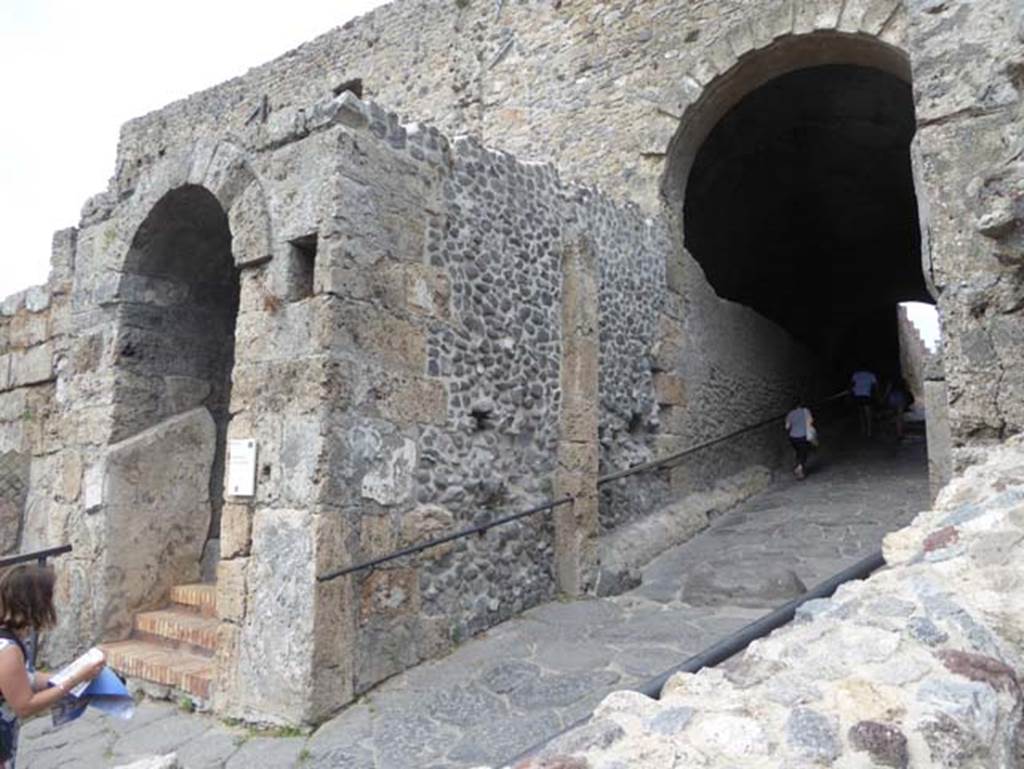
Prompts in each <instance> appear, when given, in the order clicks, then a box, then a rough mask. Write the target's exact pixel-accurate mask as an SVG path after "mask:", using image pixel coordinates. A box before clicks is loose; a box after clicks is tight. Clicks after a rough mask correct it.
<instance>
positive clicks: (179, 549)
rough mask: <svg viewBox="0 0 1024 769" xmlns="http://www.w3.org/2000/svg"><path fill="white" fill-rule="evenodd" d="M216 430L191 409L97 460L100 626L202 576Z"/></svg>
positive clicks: (124, 625)
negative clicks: (100, 526) (100, 462)
mask: <svg viewBox="0 0 1024 769" xmlns="http://www.w3.org/2000/svg"><path fill="white" fill-rule="evenodd" d="M215 442H216V430H215V427H214V424H213V419H212V418H211V417H210V414H209V412H208V411H207V410H206V409H204V408H199V409H194V410H193V411H189V412H187V413H185V414H182V415H180V416H177V417H172V418H171V419H168V420H167V421H165V422H163V423H161V424H159V425H157V426H155V427H153V428H150V429H149V430H146V431H145V432H143V433H140V434H139V435H137V436H135V437H134V438H129V439H128V440H126V441H123V442H121V443H118V444H115V445H114V446H111V447H110V449H109V451H108V452H107V456H106V460H105V462H104V463H103V465H102V497H101V500H102V501H101V511H100V513H99V515H101V516H102V518H101V520H102V523H103V527H104V529H105V532H106V538H105V542H104V543H105V545H106V548H107V550H106V551H105V552H102V553H101V554H100V555H101V557H102V561H101V563H102V564H103V570H104V571H103V575H104V578H103V580H102V582H101V583H100V585H98V586H97V587H98V588H99V590H98V592H97V593H96V594H94V595H93V598H92V600H96V601H97V602H98V604H99V607H100V608H99V614H100V616H103V617H105V618H106V619H105V626H104V627H103V628H102V632H106V633H112V634H118V633H124V632H126V631H127V630H128V628H129V627H130V624H131V613H132V612H133V611H134V610H137V609H140V608H143V607H149V606H153V605H154V604H156V603H158V602H160V601H161V600H163V599H165V597H166V595H167V591H168V589H169V588H170V586H171V585H175V584H181V583H186V582H191V581H194V580H196V579H197V578H198V577H199V562H200V558H201V557H202V553H203V544H204V543H205V541H206V534H207V531H208V530H209V526H210V480H209V479H210V468H211V466H212V464H213V455H214V446H215Z"/></svg>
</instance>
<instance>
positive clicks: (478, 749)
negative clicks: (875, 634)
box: [18, 439, 928, 769]
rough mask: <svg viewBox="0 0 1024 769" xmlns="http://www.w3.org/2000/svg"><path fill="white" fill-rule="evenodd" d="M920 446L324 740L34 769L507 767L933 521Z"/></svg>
mask: <svg viewBox="0 0 1024 769" xmlns="http://www.w3.org/2000/svg"><path fill="white" fill-rule="evenodd" d="M926 474H927V469H926V462H925V447H924V444H923V442H922V441H921V440H920V439H918V440H916V441H915V442H913V443H909V444H905V445H903V446H896V445H895V444H893V443H892V441H891V440H890V441H889V442H885V441H884V440H882V439H879V440H877V441H875V442H871V443H869V442H866V441H860V440H857V439H853V440H850V441H847V442H846V443H845V445H842V446H839V447H836V448H834V449H833V450H831V451H829V450H823V451H822V452H821V455H820V457H818V460H817V462H816V464H815V465H814V467H812V472H811V474H810V475H809V477H808V478H807V480H805V481H803V482H798V481H795V480H791V479H788V478H783V479H782V480H780V481H778V482H777V483H775V484H774V485H773V486H772V487H770V488H769V489H768V490H767V491H766V492H764V493H762V494H760V495H758V496H756V497H753V498H751V499H750V500H748V501H747V502H746V503H744V504H742V505H740V506H739V507H737V508H734V509H733V510H731V511H729V512H726V513H724V514H722V515H721V516H719V517H717V518H716V519H715V520H714V521H713V522H712V524H711V526H710V527H709V528H708V529H707V530H705V531H704V532H702V533H701V534H699V535H698V536H697V537H695V538H694V539H693V540H691V541H690V542H688V543H686V544H684V545H682V546H679V547H676V548H673V549H671V550H669V551H667V552H666V553H664V554H663V555H662V556H660V557H659V558H657V559H656V560H655V561H654V562H652V563H651V564H650V565H649V566H648V567H647V568H646V570H645V571H644V582H643V585H641V586H640V587H639V588H637V589H635V590H633V591H631V592H629V593H626V594H624V595H621V596H617V597H615V598H608V599H590V600H579V601H571V602H553V603H550V604H546V605H544V606H540V607H537V608H535V609H533V610H531V611H528V612H526V613H525V614H523V615H522V616H520V617H519V618H517V619H514V620H512V621H510V622H506V623H504V624H503V625H500V626H498V627H495V628H493V629H492V630H490V631H488V632H487V633H485V634H483V635H482V636H480V637H478V638H475V639H473V640H471V641H469V642H468V643H466V644H464V645H463V646H461V647H460V648H459V649H457V650H456V651H455V652H453V653H452V654H451V655H449V656H448V657H446V658H444V659H441V660H437V661H435V662H431V663H427V664H424V665H421V666H419V667H417V668H415V669H413V670H410V671H407V672H406V673H404V674H402V675H399V676H396V677H394V678H393V679H391V680H389V681H387V682H386V683H385V684H383V685H381V686H380V687H378V688H377V689H375V690H373V691H372V692H371V693H369V694H368V695H367V696H365V697H363V698H362V699H360V700H359V701H358V702H357V703H356V704H355V705H353V706H352V707H349V708H348V709H346V710H345V711H344V712H342V713H341V714H340V715H339V716H337V717H336V718H334V719H332V720H331V721H329V722H327V723H326V724H324V725H323V726H321V727H320V728H319V729H318V730H317V731H316V732H314V733H313V734H312V735H310V736H294V735H292V736H288V735H278V736H267V735H263V734H259V733H256V732H250V731H247V730H245V729H241V728H238V727H232V726H228V725H225V724H223V723H221V722H220V721H218V720H216V719H214V718H212V717H210V716H206V715H199V714H189V713H185V712H183V711H181V710H180V709H179V708H178V707H176V706H174V705H173V704H169V703H160V702H144V703H143V704H141V705H140V707H139V709H138V711H137V713H136V716H135V718H134V719H133V720H132V721H130V722H118V721H116V720H113V719H108V718H103V717H100V716H92V715H89V716H86V717H83V718H82V719H81V720H80V721H78V722H75V723H73V724H70V725H68V726H65V727H63V728H60V729H52V728H51V727H49V721H48V719H47V718H40V719H37V720H35V721H34V722H32V723H29V724H27V725H26V726H25V728H24V730H23V736H22V755H21V756H20V757H19V762H18V763H19V766H22V767H31V769H51V768H55V767H62V768H63V769H99V768H101V767H114V766H119V765H121V764H125V763H129V762H131V761H132V760H135V759H138V758H141V757H145V756H152V755H159V754H165V753H170V752H172V751H176V752H177V754H178V757H179V760H180V762H181V765H182V766H183V767H185V768H186V769H222V768H223V769H261V768H262V767H268V768H269V767H274V769H282V768H287V767H302V769H310V768H322V769H327V768H328V767H330V768H331V769H398V768H399V767H401V768H402V769H410V768H411V767H423V768H424V769H455V768H456V767H472V766H476V765H479V764H493V765H499V764H500V763H502V761H503V760H505V759H508V758H511V757H512V756H515V755H516V754H518V753H519V752H520V751H522V750H524V749H526V748H528V747H530V746H531V745H533V744H534V743H536V742H538V741H540V740H542V739H544V738H546V737H548V736H550V735H552V734H553V733H555V732H557V731H559V730H560V729H561V728H563V727H564V726H566V725H568V724H570V723H572V722H573V721H575V720H576V719H578V718H580V717H581V716H583V715H585V714H587V713H589V712H590V710H591V709H592V708H593V707H594V705H596V703H597V702H599V701H600V700H601V699H602V698H603V697H604V696H605V695H606V694H607V693H608V692H609V691H611V690H613V689H618V688H623V687H627V686H630V685H631V684H635V683H638V682H640V681H643V680H645V679H647V678H649V677H651V676H653V675H655V674H657V673H659V672H661V671H663V670H665V669H667V668H668V667H671V666H672V665H674V664H676V663H678V662H680V661H682V660H683V659H685V658H686V657H688V656H690V655H692V654H693V653H695V652H697V651H699V650H701V649H702V648H704V647H705V646H708V645H710V644H711V643H712V642H714V641H715V640H717V639H718V638H720V637H721V636H723V635H724V634H727V633H729V632H731V631H733V630H735V629H737V628H739V627H741V626H742V625H744V624H746V623H747V622H750V621H752V620H753V619H755V618H757V617H759V616H760V615H762V614H764V613H765V612H766V610H768V609H769V608H771V607H773V606H775V605H777V604H779V603H782V602H783V601H785V600H788V599H789V598H790V597H791V596H793V595H794V594H797V593H799V592H801V591H802V587H803V586H804V585H806V586H808V587H810V586H812V585H813V584H815V583H816V582H818V581H820V580H822V579H824V578H826V577H828V576H829V575H831V574H833V573H834V572H836V571H838V570H839V569H840V568H842V567H844V566H846V565H848V564H849V563H851V562H853V561H855V560H857V559H858V558H860V557H861V556H863V555H865V554H866V553H868V552H870V551H871V550H872V549H874V548H875V547H877V546H878V544H879V542H880V540H881V537H882V535H883V534H884V532H886V531H888V530H891V529H894V528H898V527H900V526H901V525H903V524H904V523H906V522H907V521H909V520H910V519H911V518H912V517H913V515H914V514H915V513H916V512H918V511H919V510H923V509H925V508H926V507H927V504H928V499H927V477H926Z"/></svg>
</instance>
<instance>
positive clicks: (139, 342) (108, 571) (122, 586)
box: [94, 142, 272, 640]
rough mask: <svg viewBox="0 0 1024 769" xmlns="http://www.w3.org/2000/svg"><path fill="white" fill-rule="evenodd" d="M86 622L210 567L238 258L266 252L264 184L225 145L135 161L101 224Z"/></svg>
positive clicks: (102, 621) (156, 599)
mask: <svg viewBox="0 0 1024 769" xmlns="http://www.w3.org/2000/svg"><path fill="white" fill-rule="evenodd" d="M111 227H112V229H111V232H112V233H116V238H111V243H110V256H109V257H108V259H109V261H108V264H109V266H110V267H112V268H113V269H112V270H111V272H110V273H109V274H110V276H111V278H110V284H109V287H108V288H107V289H106V290H105V291H104V294H103V298H102V301H103V305H104V306H105V308H106V309H107V311H108V312H109V313H110V317H111V321H112V323H111V332H110V343H109V349H110V385H109V386H110V390H111V406H110V419H109V434H108V436H107V441H106V444H107V445H106V448H105V451H104V459H103V462H102V464H101V466H100V467H101V472H102V481H101V483H100V484H99V486H98V488H101V489H102V492H101V497H102V499H96V500H94V502H96V503H98V504H99V506H100V509H102V521H103V523H104V527H103V528H104V531H105V534H104V536H103V537H102V539H103V545H102V547H103V548H104V549H105V554H104V555H103V556H102V557H103V561H104V563H105V566H104V578H103V580H102V585H101V586H100V590H99V591H98V594H97V595H96V598H97V601H98V604H99V605H98V606H97V613H96V616H97V618H98V620H99V627H98V628H97V629H98V631H99V633H100V634H101V635H102V636H103V637H105V638H107V639H108V640H109V639H111V638H116V637H117V636H121V635H124V634H125V633H126V632H127V631H128V629H129V628H130V622H131V615H132V613H133V612H134V611H137V610H139V609H144V608H148V607H152V606H155V605H158V604H160V603H161V602H162V601H164V600H165V599H166V593H167V591H168V589H169V588H170V586H172V585H174V584H180V583H182V582H189V581H194V580H198V579H199V578H200V577H201V568H200V565H201V563H202V562H203V561H204V556H205V562H206V570H207V574H209V573H210V572H212V569H213V567H214V566H215V565H216V558H217V549H216V547H212V548H211V547H210V545H216V541H215V540H216V539H217V537H218V532H219V518H220V508H221V506H222V504H223V494H222V489H223V474H224V465H225V447H226V437H227V429H228V423H229V420H230V415H231V413H232V411H231V375H232V370H233V366H234V340H235V320H236V317H237V314H238V310H239V306H240V269H241V268H243V267H246V266H248V265H255V264H259V263H261V262H265V261H267V260H269V259H270V258H271V256H272V239H271V232H272V226H271V221H270V216H269V213H268V206H267V203H266V199H265V195H264V190H263V186H262V184H261V182H260V180H259V178H258V177H257V174H256V172H255V171H254V169H253V166H252V164H251V162H250V159H249V157H248V156H247V155H246V153H244V152H243V151H242V150H240V149H239V148H238V147H236V146H234V145H233V144H231V143H228V142H198V143H195V144H192V145H189V146H187V147H183V148H181V149H179V150H176V151H171V152H168V154H167V155H166V156H165V157H163V158H161V159H160V160H158V161H157V162H156V163H154V164H153V165H151V166H148V167H146V168H145V169H143V170H142V171H141V172H140V174H139V176H138V180H137V182H136V184H135V188H134V190H133V192H132V194H131V196H130V197H129V198H128V199H126V200H125V201H124V202H123V203H122V204H121V205H120V207H119V210H117V211H115V214H114V218H113V219H112V221H111Z"/></svg>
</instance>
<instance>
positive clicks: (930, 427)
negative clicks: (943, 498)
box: [924, 381, 953, 499]
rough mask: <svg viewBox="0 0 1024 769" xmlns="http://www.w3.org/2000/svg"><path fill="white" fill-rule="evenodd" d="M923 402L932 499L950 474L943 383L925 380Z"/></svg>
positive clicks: (946, 401)
mask: <svg viewBox="0 0 1024 769" xmlns="http://www.w3.org/2000/svg"><path fill="white" fill-rule="evenodd" d="M924 399H925V423H926V429H927V431H928V483H929V487H930V489H931V494H932V499H935V498H936V497H937V496H938V494H939V492H940V491H941V490H942V487H943V486H945V485H946V484H947V483H948V482H949V479H950V478H951V477H952V475H953V445H952V436H951V433H950V423H949V400H948V394H947V390H946V383H945V381H926V382H925V383H924Z"/></svg>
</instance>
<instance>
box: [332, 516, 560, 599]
mask: <svg viewBox="0 0 1024 769" xmlns="http://www.w3.org/2000/svg"><path fill="white" fill-rule="evenodd" d="M574 499H575V497H562V498H560V499H555V500H552V501H550V502H545V503H544V504H542V505H537V506H536V507H531V508H530V509H529V510H523V511H521V512H518V513H513V514H512V515H506V516H505V517H504V518H497V519H496V520H493V521H491V522H490V523H483V524H480V525H479V526H472V527H470V528H468V529H462V530H461V531H456V532H453V533H451V534H448V535H446V536H444V537H438V538H437V539H430V540H427V541H426V542H421V543H420V544H418V545H413V546H412V547H406V548H403V549H402V550H396V551H395V552H393V553H389V554H388V555H382V556H381V557H380V558H374V559H372V560H370V561H364V562H363V563H357V564H356V565H355V566H346V567H345V568H343V569H336V570H335V571H329V572H327V573H326V574H321V575H320V576H318V577H317V578H316V579H317V581H318V582H329V581H330V580H332V579H337V578H338V577H344V576H345V575H346V574H352V573H353V572H356V571H363V570H364V569H372V568H374V567H375V566H380V565H381V564H382V563H387V562H388V561H394V560H396V559H398V558H404V557H405V556H407V555H415V554H416V553H422V552H423V551H424V550H428V549H430V548H432V547H437V546H438V545H443V544H445V543H446V542H453V541H455V540H457V539H463V538H465V537H468V536H471V535H473V534H483V533H484V532H485V531H487V530H488V529H493V528H494V527H495V526H501V525H502V524H504V523H510V522H512V521H517V520H519V519H520V518H526V517H527V516H531V515H536V514H537V513H542V512H544V511H545V510H553V509H555V508H556V507H561V506H562V505H568V504H569V503H570V502H572V501H573V500H574Z"/></svg>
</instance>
